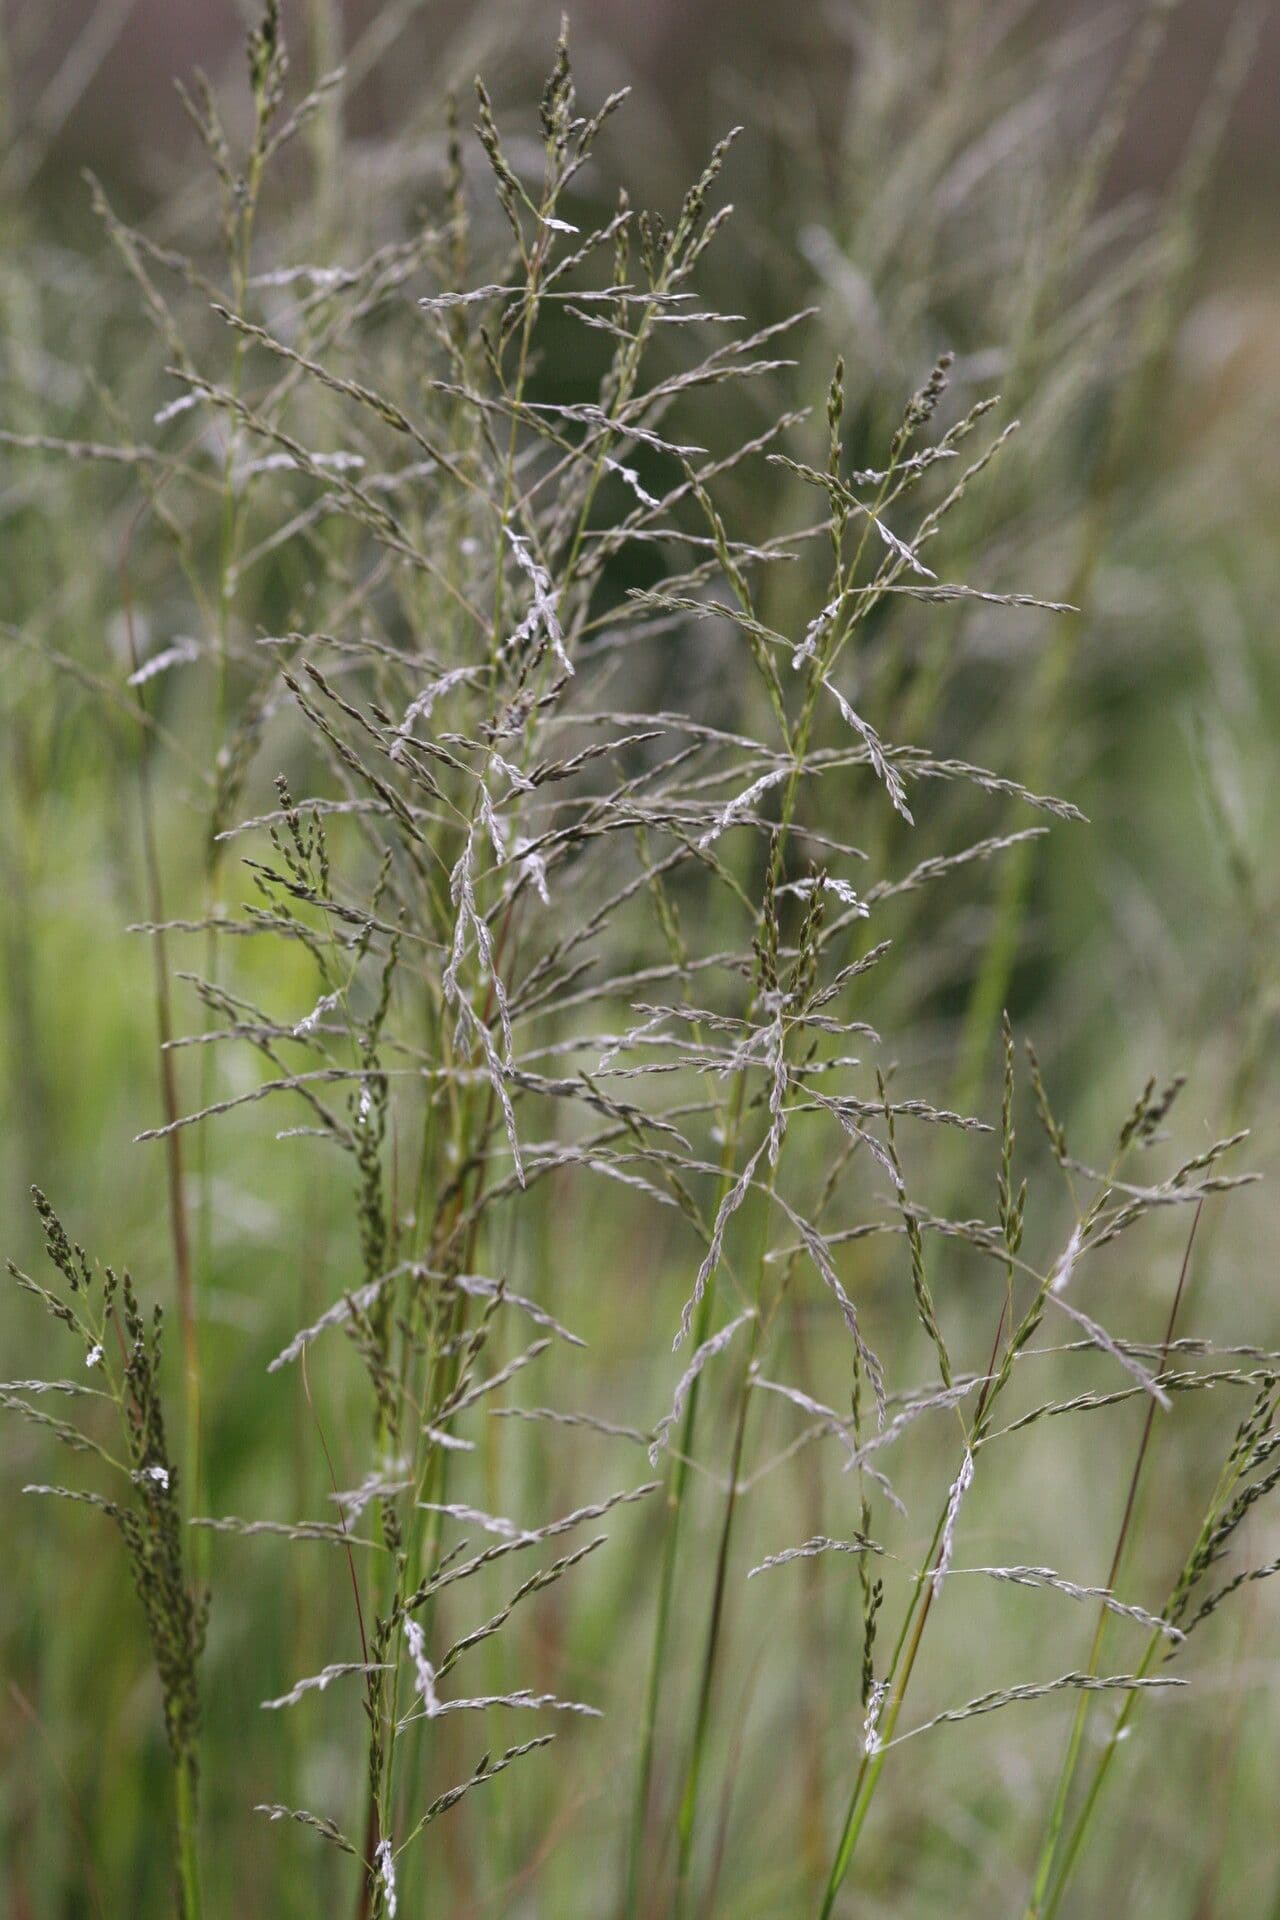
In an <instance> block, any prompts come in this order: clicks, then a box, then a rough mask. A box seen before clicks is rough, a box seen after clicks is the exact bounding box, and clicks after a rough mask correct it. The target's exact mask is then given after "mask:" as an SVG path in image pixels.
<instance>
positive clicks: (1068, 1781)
mask: <svg viewBox="0 0 1280 1920" xmlns="http://www.w3.org/2000/svg"><path fill="white" fill-rule="evenodd" d="M1203 1211H1204V1202H1203V1201H1201V1202H1200V1204H1199V1205H1198V1206H1197V1207H1196V1210H1195V1213H1194V1214H1193V1216H1192V1220H1191V1230H1190V1232H1189V1233H1188V1235H1187V1245H1186V1250H1185V1252H1184V1253H1183V1256H1182V1266H1181V1268H1180V1270H1179V1273H1178V1284H1177V1286H1176V1288H1175V1289H1174V1295H1173V1304H1172V1305H1171V1307H1170V1309H1169V1319H1168V1323H1167V1325H1166V1327H1165V1331H1164V1340H1163V1342H1162V1344H1161V1348H1160V1371H1161V1372H1162V1373H1163V1371H1164V1369H1165V1366H1166V1365H1167V1363H1168V1358H1169V1348H1170V1345H1171V1343H1172V1341H1173V1336H1174V1330H1175V1328H1176V1327H1177V1324H1178V1314H1179V1311H1180V1309H1181V1305H1182V1297H1183V1293H1184V1291H1185V1289H1186V1284H1187V1274H1188V1271H1189V1268H1190V1265H1191V1251H1192V1248H1193V1246H1194V1245H1195V1237H1196V1228H1197V1227H1198V1226H1199V1225H1200V1217H1201V1215H1202V1213H1203ZM1155 1415H1156V1403H1155V1401H1154V1400H1152V1401H1151V1403H1150V1405H1149V1406H1148V1408H1147V1413H1146V1418H1145V1419H1144V1421H1143V1423H1142V1437H1141V1439H1140V1440H1139V1442H1138V1452H1137V1457H1136V1459H1135V1460H1134V1463H1133V1472H1132V1474H1131V1475H1130V1478H1129V1490H1128V1493H1127V1495H1126V1497H1125V1503H1124V1512H1123V1514H1122V1516H1121V1520H1120V1531H1119V1533H1118V1535H1117V1537H1116V1544H1115V1551H1114V1552H1113V1553H1112V1556H1111V1566H1110V1568H1109V1570H1108V1573H1107V1579H1106V1584H1107V1587H1108V1589H1109V1590H1111V1591H1114V1589H1115V1585H1116V1582H1117V1580H1118V1579H1119V1577H1120V1569H1121V1567H1122V1566H1123V1564H1124V1559H1125V1552H1126V1549H1127V1547H1128V1544H1129V1540H1130V1535H1131V1531H1132V1527H1133V1521H1134V1514H1135V1511H1136V1507H1137V1499H1138V1488H1139V1485H1140V1482H1141V1480H1142V1470H1143V1467H1144V1466H1145V1464H1146V1459H1147V1452H1148V1449H1149V1447H1150V1445H1151V1433H1152V1428H1153V1426H1154V1424H1155ZM1109 1617H1110V1616H1109V1615H1108V1612H1107V1609H1106V1608H1105V1607H1099V1609H1098V1620H1097V1625H1096V1627H1095V1628H1094V1634H1093V1643H1092V1645H1091V1646H1090V1648H1089V1660H1088V1665H1087V1666H1086V1668H1085V1671H1086V1672H1087V1673H1090V1674H1094V1673H1097V1672H1098V1670H1099V1666H1100V1663H1101V1660H1102V1643H1103V1640H1104V1639H1105V1637H1106V1631H1107V1624H1108V1620H1109ZM1091 1704H1092V1703H1091V1701H1090V1698H1089V1695H1088V1694H1087V1693H1082V1694H1081V1695H1080V1698H1079V1700H1078V1701H1077V1703H1076V1710H1075V1714H1074V1716H1073V1719H1072V1723H1071V1733H1070V1736H1069V1738H1068V1740H1067V1746H1066V1751H1065V1753H1064V1755H1063V1759H1062V1767H1061V1769H1060V1771H1059V1775H1058V1785H1057V1790H1056V1792H1055V1794H1054V1799H1053V1806H1052V1809H1051V1811H1050V1814H1049V1821H1048V1825H1047V1827H1046V1830H1045V1837H1044V1841H1043V1843H1042V1845H1041V1849H1040V1858H1039V1861H1038V1863H1037V1866H1036V1875H1035V1881H1034V1884H1033V1887H1032V1892H1031V1900H1030V1903H1029V1905H1028V1907H1027V1920H1040V1915H1041V1913H1042V1911H1043V1903H1044V1899H1045V1895H1046V1892H1047V1890H1048V1886H1049V1879H1050V1875H1051V1874H1052V1872H1053V1866H1054V1861H1055V1857H1056V1854H1057V1850H1058V1843H1059V1840H1060V1838H1061V1834H1062V1824H1063V1821H1064V1820H1065V1818H1066V1812H1067V1802H1068V1799H1069V1797H1070V1794H1071V1785H1072V1781H1073V1780H1074V1778H1075V1773H1076V1768H1077V1766H1078V1765H1079V1761H1080V1749H1081V1745H1082V1743H1083V1740H1084V1732H1085V1724H1086V1722H1087V1720H1088V1717H1089V1707H1090V1705H1091ZM1129 1704H1131V1703H1128V1702H1126V1707H1127V1706H1128V1705H1129Z"/></svg>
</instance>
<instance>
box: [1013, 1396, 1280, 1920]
mask: <svg viewBox="0 0 1280 1920" xmlns="http://www.w3.org/2000/svg"><path fill="white" fill-rule="evenodd" d="M1278 1409H1280V1393H1278V1392H1277V1389H1276V1383H1275V1381H1274V1379H1272V1380H1271V1381H1270V1382H1269V1383H1268V1384H1266V1385H1264V1387H1263V1389H1262V1391H1261V1392H1260V1393H1259V1395H1258V1398H1257V1400H1256V1401H1255V1403H1254V1407H1253V1411H1252V1413H1251V1414H1250V1415H1249V1417H1248V1418H1247V1419H1246V1420H1245V1421H1244V1422H1242V1424H1241V1426H1240V1428H1239V1430H1238V1432H1237V1434H1236V1439H1235V1442H1234V1443H1233V1445H1232V1448H1231V1451H1230V1453H1229V1454H1228V1456H1227V1461H1226V1464H1225V1466H1224V1467H1223V1470H1222V1472H1221V1474H1220V1475H1219V1478H1218V1484H1217V1486H1216V1488H1215V1489H1214V1495H1213V1499H1212V1500H1211V1501H1210V1504H1209V1509H1208V1512H1207V1513H1206V1515H1205V1519H1204V1523H1203V1525H1202V1526H1201V1529H1200V1533H1199V1535H1198V1537H1197V1539H1196V1543H1195V1546H1194V1547H1193V1548H1192V1550H1191V1552H1190V1554H1189V1555H1188V1556H1187V1560H1186V1563H1185V1565H1184V1567H1183V1569H1182V1572H1181V1574H1180V1576H1179V1578H1178V1582H1177V1585H1176V1586H1175V1587H1174V1590H1173V1592H1172V1594H1171V1595H1170V1598H1169V1601H1168V1603H1167V1604H1166V1607H1165V1610H1164V1615H1163V1617H1164V1618H1165V1619H1167V1620H1170V1621H1172V1622H1173V1623H1174V1624H1175V1625H1177V1624H1178V1623H1179V1622H1181V1621H1184V1620H1185V1617H1186V1613H1187V1608H1188V1605H1189V1602H1190V1599H1191V1596H1192V1594H1193V1593H1194V1591H1195V1589H1196V1588H1197V1587H1198V1585H1199V1584H1200V1582H1201V1581H1202V1580H1203V1578H1204V1576H1205V1574H1206V1573H1207V1572H1208V1570H1209V1568H1210V1567H1211V1566H1212V1565H1213V1564H1214V1563H1215V1562H1216V1561H1217V1560H1218V1559H1219V1558H1220V1557H1221V1554H1222V1552H1223V1551H1224V1550H1225V1547H1226V1544H1227V1542H1228V1540H1229V1539H1230V1537H1231V1535H1232V1534H1233V1533H1234V1532H1235V1530H1236V1528H1237V1527H1238V1526H1239V1524H1240V1522H1241V1521H1242V1520H1243V1519H1244V1517H1245V1515H1246V1514H1247V1512H1248V1511H1249V1509H1250V1507H1251V1506H1252V1505H1253V1502H1254V1500H1255V1499H1256V1498H1258V1497H1260V1495H1261V1494H1263V1493H1265V1492H1267V1491H1269V1490H1270V1488H1271V1487H1272V1486H1273V1485H1274V1484H1275V1480H1276V1470H1275V1468H1274V1467H1272V1468H1271V1470H1270V1471H1269V1472H1268V1474H1267V1475H1266V1477H1265V1478H1263V1479H1261V1480H1254V1481H1253V1482H1252V1483H1250V1484H1242V1483H1244V1482H1245V1481H1246V1479H1247V1476H1248V1474H1249V1473H1250V1471H1251V1470H1253V1469H1256V1468H1257V1467H1258V1465H1259V1464H1260V1462H1261V1461H1262V1460H1265V1459H1268V1458H1269V1456H1270V1453H1271V1452H1272V1451H1273V1450H1274V1435H1273V1434H1272V1433H1271V1432H1270V1431H1269V1429H1270V1426H1271V1422H1272V1421H1273V1420H1274V1419H1275V1417H1276V1413H1277V1410H1278ZM1270 1570H1271V1569H1269V1568H1268V1569H1259V1570H1258V1572H1259V1573H1262V1572H1269V1571H1270ZM1251 1577H1253V1576H1252V1575H1251V1574H1250V1573H1248V1572H1246V1573H1243V1574H1238V1575H1237V1576H1236V1577H1235V1579H1233V1580H1232V1581H1230V1582H1229V1583H1228V1584H1227V1585H1226V1586H1225V1587H1224V1588H1222V1589H1220V1590H1219V1592H1218V1593H1216V1594H1215V1595H1213V1596H1212V1598H1211V1599H1209V1600H1208V1601H1206V1602H1204V1603H1203V1604H1202V1606H1201V1608H1200V1611H1199V1612H1198V1613H1197V1614H1196V1615H1195V1616H1194V1617H1193V1618H1192V1619H1191V1620H1190V1622H1189V1623H1188V1624H1187V1627H1186V1632H1187V1633H1188V1634H1189V1633H1190V1632H1191V1631H1192V1630H1193V1629H1194V1628H1195V1627H1196V1626H1197V1625H1198V1624H1199V1623H1200V1621H1201V1620H1202V1619H1204V1618H1206V1617H1207V1616H1208V1615H1209V1614H1210V1613H1211V1612H1213V1611H1214V1610H1215V1609H1216V1607H1217V1606H1218V1604H1219V1602H1220V1601H1221V1600H1222V1599H1223V1598H1225V1596H1226V1595H1227V1594H1228V1593H1230V1592H1232V1591H1234V1589H1235V1588H1236V1587H1237V1586H1238V1585H1240V1583H1241V1582H1242V1581H1244V1580H1246V1579H1249V1578H1251ZM1164 1646H1165V1637H1164V1635H1163V1634H1162V1633H1160V1632H1153V1633H1152V1635H1151V1637H1150V1639H1149V1640H1148V1641H1147V1644H1146V1647H1145V1649H1144V1651H1143V1655H1142V1659H1141V1661H1140V1662H1139V1664H1138V1666H1137V1668H1136V1670H1135V1671H1136V1674H1137V1677H1138V1678H1140V1679H1141V1678H1143V1677H1145V1676H1146V1675H1147V1674H1148V1673H1149V1672H1150V1670H1151V1668H1152V1667H1153V1666H1154V1664H1155V1660H1156V1655H1157V1654H1158V1653H1159V1652H1160V1651H1161V1649H1162V1647H1164ZM1168 1657H1170V1658H1172V1655H1169V1656H1168ZM1139 1698H1140V1695H1139V1694H1138V1693H1137V1692H1133V1693H1130V1694H1129V1695H1128V1696H1127V1698H1126V1699H1125V1702H1124V1705H1123V1707H1122V1709H1121V1711H1120V1713H1119V1714H1118V1715H1117V1717H1116V1720H1115V1723H1114V1725H1113V1726H1112V1728H1111V1731H1110V1733H1109V1734H1108V1735H1107V1739H1106V1743H1105V1745H1104V1747H1103V1750H1102V1752H1101V1754H1100V1755H1099V1756H1098V1760H1097V1763H1096V1764H1095V1766H1094V1770H1093V1774H1092V1776H1091V1778H1090V1781H1089V1784H1088V1787H1087V1788H1086V1790H1085V1795H1084V1800H1083V1802H1082V1804H1081V1807H1080V1811H1079V1813H1078V1814H1077V1815H1076V1818H1075V1820H1074V1822H1073V1823H1072V1826H1071V1830H1070V1832H1069V1834H1068V1835H1067V1839H1066V1842H1065V1844H1064V1845H1063V1846H1062V1848H1061V1851H1060V1856H1059V1858H1058V1860H1057V1862H1056V1872H1055V1874H1054V1877H1053V1881H1052V1884H1051V1887H1050V1890H1049V1893H1048V1896H1047V1898H1046V1899H1045V1901H1044V1904H1043V1907H1042V1908H1041V1909H1040V1911H1041V1913H1042V1914H1043V1920H1057V1915H1058V1913H1059V1910H1060V1908H1061V1905H1062V1901H1063V1899H1064V1897H1065V1895H1066V1892H1067V1888H1068V1887H1069V1885H1070V1883H1071V1878H1072V1875H1073V1873H1074V1871H1075V1868H1076V1866H1077V1864H1078V1861H1079V1858H1080V1853H1081V1849H1082V1848H1083V1846H1084V1842H1085V1840H1086V1839H1087V1837H1088V1834H1089V1830H1090V1828H1091V1826H1092V1824H1093V1821H1094V1819H1095V1817H1096V1815H1097V1811H1098V1807H1099V1805H1100V1804H1101V1802H1102V1799H1103V1796H1104V1794H1105V1792H1106V1788H1107V1784H1108V1781H1109V1780H1110V1778H1111V1770H1112V1767H1113V1765H1114V1763H1115V1758H1116V1754H1117V1752H1118V1751H1119V1748H1120V1746H1121V1744H1122V1743H1123V1742H1124V1741H1125V1740H1126V1739H1127V1737H1128V1734H1129V1730H1130V1725H1131V1722H1132V1720H1133V1715H1134V1712H1135V1710H1136V1707H1137V1704H1138V1700H1139Z"/></svg>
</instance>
